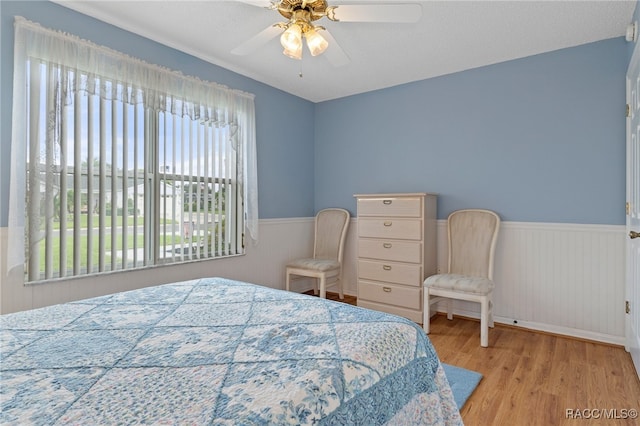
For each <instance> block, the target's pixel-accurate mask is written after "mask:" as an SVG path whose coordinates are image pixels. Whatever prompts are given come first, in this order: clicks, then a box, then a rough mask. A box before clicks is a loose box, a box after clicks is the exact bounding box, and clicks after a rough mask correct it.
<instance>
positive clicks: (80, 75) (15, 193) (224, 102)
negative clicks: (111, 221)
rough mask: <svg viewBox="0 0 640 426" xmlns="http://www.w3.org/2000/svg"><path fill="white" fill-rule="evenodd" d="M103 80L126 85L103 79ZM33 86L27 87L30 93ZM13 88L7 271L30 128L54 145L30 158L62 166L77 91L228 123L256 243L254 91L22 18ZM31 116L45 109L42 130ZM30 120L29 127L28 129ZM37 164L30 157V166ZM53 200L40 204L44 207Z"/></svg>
mask: <svg viewBox="0 0 640 426" xmlns="http://www.w3.org/2000/svg"><path fill="white" fill-rule="evenodd" d="M35 64H38V66H36V65H35ZM41 81H42V82H46V87H47V90H49V91H50V93H48V94H47V95H46V96H47V99H48V101H47V102H49V104H50V105H48V108H47V111H36V110H35V108H34V105H35V102H34V99H30V96H31V97H33V96H37V93H38V92H37V91H34V90H33V86H34V85H39V84H40V82H41ZM105 81H109V82H122V83H123V84H104V82H105ZM30 86H31V87H32V90H30V93H28V90H27V88H28V87H30ZM13 90H14V93H13V115H12V145H11V171H10V176H11V182H10V197H9V241H8V244H9V245H8V247H9V250H8V254H7V257H8V258H7V270H11V269H13V268H14V267H17V266H22V265H23V264H24V261H25V259H24V256H25V224H26V223H27V222H25V211H26V205H27V202H26V199H25V198H26V196H27V192H26V188H27V184H28V182H27V181H26V179H27V176H28V173H27V172H28V170H27V164H28V159H27V155H28V151H27V146H28V140H29V138H30V137H33V134H34V133H37V132H43V131H44V132H47V137H46V139H47V144H49V145H53V146H49V147H48V148H47V153H46V154H45V153H37V152H36V153H29V155H35V156H40V158H39V161H38V163H40V167H42V164H43V163H44V164H46V165H47V167H65V166H64V164H65V162H66V161H65V160H64V159H60V158H55V157H56V156H62V157H64V155H65V152H64V148H63V147H61V146H57V145H63V144H60V143H59V140H60V138H61V137H62V136H61V135H60V133H61V132H63V130H62V129H61V127H60V126H59V123H60V116H61V115H62V114H63V112H62V111H63V109H64V105H66V104H68V103H70V102H71V98H72V97H73V96H77V94H78V93H80V92H82V93H86V94H87V95H90V96H98V97H99V98H100V99H102V100H106V101H118V102H125V103H127V104H130V105H140V104H142V105H144V107H145V109H150V110H153V111H156V112H166V113H170V114H174V115H178V116H182V117H188V118H190V119H191V120H198V121H202V122H210V123H212V124H213V125H215V126H226V127H228V128H229V129H230V136H231V137H232V138H233V143H234V146H235V148H236V151H237V155H238V156H239V164H242V165H244V167H241V168H240V169H241V170H242V174H241V176H240V177H239V182H240V184H241V185H242V190H243V192H242V196H243V198H244V203H243V205H244V210H245V211H244V214H245V228H246V230H247V231H248V235H249V238H250V239H251V240H252V241H253V243H254V244H255V243H257V240H258V203H257V199H258V195H257V166H256V132H255V107H254V96H253V95H252V94H249V93H245V92H241V91H238V90H232V89H229V88H227V87H225V86H222V85H219V84H216V83H211V82H207V81H203V80H201V79H198V78H196V77H190V76H185V75H183V74H181V73H179V72H176V71H173V70H169V69H166V68H163V67H160V66H157V65H152V64H148V63H146V62H143V61H141V60H138V59H135V58H132V57H130V56H127V55H124V54H122V53H119V52H116V51H114V50H111V49H109V48H106V47H104V46H98V45H96V44H94V43H91V42H89V41H86V40H82V39H80V38H78V37H76V36H73V35H69V34H66V33H62V32H59V31H54V30H50V29H47V28H44V27H42V26H41V25H39V24H37V23H33V22H30V21H28V20H26V19H24V18H22V17H16V19H15V50H14V82H13ZM34 93H35V94H34ZM49 99H50V101H49ZM29 114H31V116H33V115H34V114H36V115H37V114H46V120H45V122H47V125H46V127H47V128H46V129H42V128H40V127H42V126H34V125H33V121H29V120H27V117H29ZM30 123H31V128H29V127H28V126H29V125H30ZM43 157H46V158H43ZM36 158H37V157H36ZM34 163H35V162H34V161H32V162H31V164H32V165H33V164H34ZM30 175H31V176H32V177H34V178H35V179H36V180H37V179H38V178H39V176H40V175H41V173H40V172H39V171H38V170H32V171H31V173H30ZM42 175H44V174H42ZM29 179H32V178H31V177H30V178H29ZM36 180H34V181H33V182H29V185H40V186H41V187H42V188H43V191H32V192H43V193H45V194H46V192H47V188H49V187H50V186H51V185H50V183H48V182H37V181H36ZM32 187H33V186H32ZM49 189H50V188H49ZM51 203H52V201H51V202H48V203H44V204H45V210H47V204H51ZM32 231H34V232H31V235H36V234H37V233H38V232H37V231H38V230H32Z"/></svg>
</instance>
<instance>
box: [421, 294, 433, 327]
mask: <svg viewBox="0 0 640 426" xmlns="http://www.w3.org/2000/svg"><path fill="white" fill-rule="evenodd" d="M429 302H430V296H429V290H428V289H427V288H425V289H424V306H423V309H422V311H423V313H422V328H423V330H424V332H425V333H427V334H429V328H430V327H429V323H430V322H431V303H429Z"/></svg>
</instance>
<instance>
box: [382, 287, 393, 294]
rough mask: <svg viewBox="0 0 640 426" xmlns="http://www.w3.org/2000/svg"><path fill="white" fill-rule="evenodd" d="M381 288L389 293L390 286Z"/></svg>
mask: <svg viewBox="0 0 640 426" xmlns="http://www.w3.org/2000/svg"><path fill="white" fill-rule="evenodd" d="M382 290H384V291H385V293H391V287H382Z"/></svg>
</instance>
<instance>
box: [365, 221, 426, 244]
mask: <svg viewBox="0 0 640 426" xmlns="http://www.w3.org/2000/svg"><path fill="white" fill-rule="evenodd" d="M358 236H359V237H361V238H362V237H364V238H391V239H394V238H395V239H399V240H420V239H421V238H422V221H421V220H420V219H390V218H385V219H365V218H361V217H359V218H358Z"/></svg>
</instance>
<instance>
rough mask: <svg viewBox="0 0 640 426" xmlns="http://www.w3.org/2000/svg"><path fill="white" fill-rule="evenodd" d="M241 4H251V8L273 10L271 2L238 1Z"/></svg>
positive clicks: (267, 0)
mask: <svg viewBox="0 0 640 426" xmlns="http://www.w3.org/2000/svg"><path fill="white" fill-rule="evenodd" d="M237 1H239V2H240V3H246V4H250V5H251V6H257V7H264V8H267V9H271V8H273V3H272V2H271V0H237Z"/></svg>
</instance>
